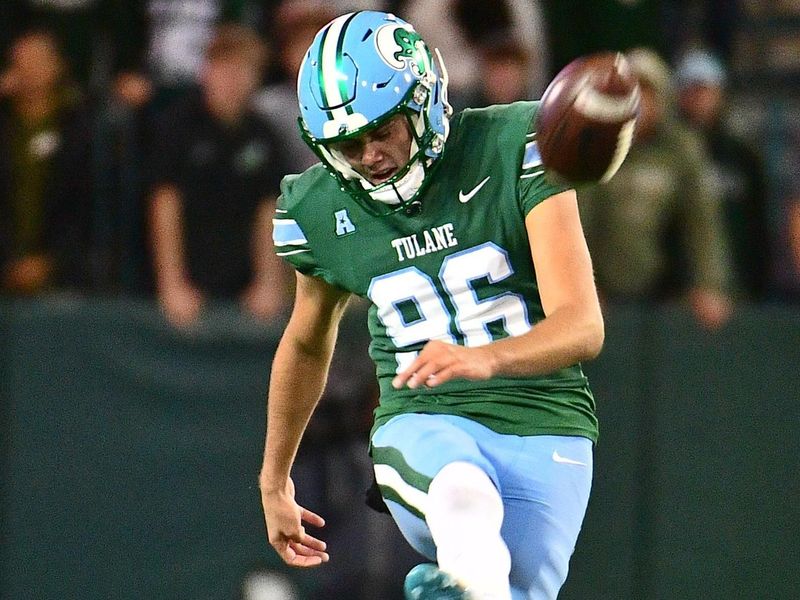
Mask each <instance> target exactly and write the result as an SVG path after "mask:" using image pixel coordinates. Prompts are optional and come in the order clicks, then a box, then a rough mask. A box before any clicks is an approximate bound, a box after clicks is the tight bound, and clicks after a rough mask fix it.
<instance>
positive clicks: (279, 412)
mask: <svg viewBox="0 0 800 600" xmlns="http://www.w3.org/2000/svg"><path fill="white" fill-rule="evenodd" d="M347 300H348V294H347V293H346V292H343V291H341V290H338V289H336V288H334V287H333V286H331V285H329V284H327V283H326V282H324V281H323V280H321V279H318V278H316V277H309V276H306V275H302V274H300V273H298V274H297V290H296V295H295V304H294V308H293V310H292V315H291V317H290V319H289V323H288V325H287V326H286V330H285V331H284V334H283V337H282V338H281V341H280V343H279V344H278V349H277V351H276V353H275V359H274V361H273V363H272V375H271V378H270V386H269V399H268V402H267V439H266V444H265V449H264V462H263V465H262V469H261V475H260V478H259V484H260V488H261V502H262V505H263V508H264V518H265V520H266V525H267V533H268V536H269V541H270V544H272V546H273V547H274V548H275V550H276V551H277V552H278V554H279V555H280V556H281V558H282V559H283V560H284V562H286V563H287V564H289V565H292V566H297V567H312V566H317V565H319V564H321V563H323V562H326V561H327V560H328V555H327V554H326V553H325V543H324V542H322V541H321V540H319V539H317V538H315V537H313V536H311V535H309V534H307V533H306V532H305V529H304V527H303V522H305V523H308V524H310V525H313V526H315V527H321V526H322V525H324V520H323V519H322V517H320V516H319V515H316V514H314V513H313V512H311V511H309V510H307V509H305V508H303V507H302V506H300V505H299V504H297V502H295V500H294V484H293V483H292V480H291V478H290V477H289V474H290V471H291V467H292V464H293V462H294V459H295V456H296V455H297V449H298V447H299V445H300V439H301V438H302V436H303V432H304V431H305V429H306V426H307V425H308V421H309V419H310V418H311V414H312V413H313V412H314V408H315V407H316V405H317V403H318V402H319V398H320V396H321V395H322V391H323V389H324V387H325V381H326V379H327V374H328V367H329V365H330V361H331V356H332V355H333V349H334V345H335V342H336V333H337V331H338V326H339V321H340V319H341V316H342V314H343V312H344V309H345V307H346V305H347Z"/></svg>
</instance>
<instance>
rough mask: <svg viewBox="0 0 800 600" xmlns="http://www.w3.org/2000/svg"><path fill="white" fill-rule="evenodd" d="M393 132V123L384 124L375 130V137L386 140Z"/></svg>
mask: <svg viewBox="0 0 800 600" xmlns="http://www.w3.org/2000/svg"><path fill="white" fill-rule="evenodd" d="M391 134H392V127H391V125H384V126H383V127H379V128H378V129H376V130H375V133H374V135H373V137H374V138H375V139H376V140H380V141H383V140H386V139H388V137H389V136H390V135H391Z"/></svg>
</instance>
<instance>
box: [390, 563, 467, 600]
mask: <svg viewBox="0 0 800 600" xmlns="http://www.w3.org/2000/svg"><path fill="white" fill-rule="evenodd" d="M403 590H404V591H405V596H406V600H472V595H471V594H470V593H469V592H467V590H465V589H464V588H463V587H462V586H461V585H460V584H459V583H458V581H456V579H455V578H454V577H453V576H452V575H448V574H447V573H445V572H444V571H442V570H441V569H439V567H437V566H436V565H435V564H432V563H423V564H421V565H417V566H416V567H414V568H413V569H411V570H410V571H409V572H408V575H406V582H405V585H404V586H403Z"/></svg>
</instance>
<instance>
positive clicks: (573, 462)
mask: <svg viewBox="0 0 800 600" xmlns="http://www.w3.org/2000/svg"><path fill="white" fill-rule="evenodd" d="M553 462H557V463H561V464H562V465H578V466H579V467H585V466H587V465H586V463H582V462H580V461H579V460H572V459H571V458H567V457H565V456H561V455H560V454H559V453H558V450H553Z"/></svg>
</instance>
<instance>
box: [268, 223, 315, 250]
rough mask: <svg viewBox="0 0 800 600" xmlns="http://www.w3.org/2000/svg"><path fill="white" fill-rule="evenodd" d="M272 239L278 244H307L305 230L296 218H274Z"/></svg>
mask: <svg viewBox="0 0 800 600" xmlns="http://www.w3.org/2000/svg"><path fill="white" fill-rule="evenodd" d="M272 225H273V230H272V240H273V242H274V243H275V245H276V246H288V245H290V244H292V245H299V244H307V243H308V239H306V236H305V234H304V233H303V230H302V229H300V226H299V225H298V224H297V221H295V220H294V219H272Z"/></svg>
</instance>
